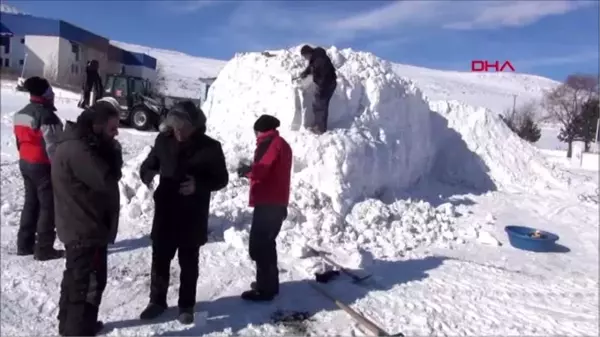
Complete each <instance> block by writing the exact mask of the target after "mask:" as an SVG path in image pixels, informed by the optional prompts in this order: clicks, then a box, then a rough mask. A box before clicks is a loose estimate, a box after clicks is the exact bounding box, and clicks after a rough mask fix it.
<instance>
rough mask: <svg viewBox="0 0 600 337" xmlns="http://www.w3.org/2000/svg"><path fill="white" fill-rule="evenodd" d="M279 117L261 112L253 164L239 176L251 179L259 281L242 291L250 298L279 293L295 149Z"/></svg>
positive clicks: (242, 167)
mask: <svg viewBox="0 0 600 337" xmlns="http://www.w3.org/2000/svg"><path fill="white" fill-rule="evenodd" d="M279 124H280V123H279V120H278V119H277V118H275V117H273V116H270V115H262V116H260V117H259V118H258V119H257V120H256V122H255V123H254V132H255V133H256V151H255V152H254V162H253V163H252V165H251V166H248V165H243V164H242V165H240V167H239V168H238V170H237V172H238V175H239V177H245V178H249V179H250V207H254V212H253V213H252V226H251V228H250V243H249V246H250V247H249V252H250V258H251V259H252V260H254V262H255V263H256V282H252V284H251V285H250V288H251V289H250V290H248V291H245V292H244V293H242V298H243V299H245V300H249V301H270V300H272V299H273V298H274V297H275V296H276V295H277V294H278V293H279V270H278V269H277V249H276V239H277V235H279V231H280V230H281V226H282V224H283V221H284V220H285V218H286V217H287V206H288V203H289V199H290V180H291V173H292V159H293V154H292V149H291V147H290V145H289V144H288V143H287V142H286V141H285V139H283V137H281V136H280V135H279V132H278V131H277V128H278V127H279Z"/></svg>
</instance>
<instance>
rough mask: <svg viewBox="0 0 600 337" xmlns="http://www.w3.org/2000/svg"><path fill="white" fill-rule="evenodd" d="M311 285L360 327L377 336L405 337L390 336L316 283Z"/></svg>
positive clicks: (400, 336) (399, 335)
mask: <svg viewBox="0 0 600 337" xmlns="http://www.w3.org/2000/svg"><path fill="white" fill-rule="evenodd" d="M310 285H311V286H312V287H313V289H315V290H316V291H317V292H319V293H320V294H321V295H323V296H325V297H327V298H328V299H329V300H331V301H332V302H333V303H335V305H337V306H338V307H339V308H340V309H342V310H344V311H345V312H346V313H347V314H348V315H350V316H351V317H352V318H353V319H354V320H355V321H357V322H358V323H359V324H360V325H362V326H363V327H364V328H366V329H367V330H369V331H370V332H371V333H372V334H374V335H375V336H396V337H404V334H402V333H401V332H400V333H397V334H394V335H390V334H389V333H387V332H386V331H385V330H383V329H382V328H380V327H379V326H377V324H375V323H373V322H372V321H371V320H369V319H368V318H366V317H365V316H363V315H361V314H359V313H358V312H357V311H356V310H354V309H352V308H351V307H350V306H348V305H346V304H344V303H342V302H341V301H339V300H337V299H336V298H335V297H333V296H332V295H331V294H329V293H328V292H327V291H325V289H323V288H321V287H320V286H318V285H317V284H316V283H313V282H310Z"/></svg>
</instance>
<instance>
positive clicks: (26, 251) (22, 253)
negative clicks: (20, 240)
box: [17, 247, 33, 256]
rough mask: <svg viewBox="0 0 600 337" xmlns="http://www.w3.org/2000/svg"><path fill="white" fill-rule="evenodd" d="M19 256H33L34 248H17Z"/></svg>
mask: <svg viewBox="0 0 600 337" xmlns="http://www.w3.org/2000/svg"><path fill="white" fill-rule="evenodd" d="M17 255H18V256H28V255H33V248H21V247H18V248H17Z"/></svg>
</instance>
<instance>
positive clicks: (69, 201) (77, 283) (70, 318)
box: [52, 99, 123, 336]
mask: <svg viewBox="0 0 600 337" xmlns="http://www.w3.org/2000/svg"><path fill="white" fill-rule="evenodd" d="M112 100H114V99H112ZM114 103H116V102H112V101H111V100H110V99H106V100H105V99H103V100H100V101H98V102H96V104H94V105H93V106H92V107H90V108H88V109H86V110H84V111H83V112H82V113H81V114H80V115H79V117H78V118H77V122H76V123H72V122H68V123H67V126H66V128H65V132H64V134H63V137H62V139H61V140H60V143H59V144H58V147H57V149H56V154H55V158H54V163H53V165H52V183H53V185H54V194H55V209H56V229H57V233H58V237H59V239H60V240H61V241H62V242H63V243H64V244H65V248H66V260H67V263H66V268H65V271H64V273H63V280H62V283H61V289H60V301H59V312H58V320H59V326H58V332H59V334H60V335H61V336H93V335H95V334H96V333H97V332H98V331H100V330H101V329H102V323H101V322H100V321H98V308H99V306H100V302H101V299H102V294H103V291H104V288H105V287H106V278H107V246H108V245H109V244H111V243H114V242H115V238H116V236H117V226H118V223H119V208H120V207H119V205H120V202H119V186H118V181H119V180H120V179H121V167H122V165H123V158H122V153H121V146H120V145H119V143H118V142H117V140H115V139H114V137H115V136H116V135H117V134H118V126H119V115H120V111H119V110H118V108H117V106H118V104H114Z"/></svg>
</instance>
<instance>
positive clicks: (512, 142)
mask: <svg viewBox="0 0 600 337" xmlns="http://www.w3.org/2000/svg"><path fill="white" fill-rule="evenodd" d="M430 107H431V109H432V110H433V111H434V116H433V117H432V119H433V121H432V125H433V129H434V131H433V132H434V133H435V134H436V142H437V148H438V152H437V154H436V162H435V165H434V168H433V170H432V171H433V173H434V174H435V176H436V177H438V178H439V179H441V180H443V181H445V182H448V183H452V184H455V185H462V186H468V187H470V188H472V189H474V191H475V192H487V191H491V190H495V189H498V188H500V187H502V188H503V189H505V190H514V189H526V190H527V189H532V188H542V189H544V188H547V187H563V188H564V187H566V186H567V185H565V180H564V179H563V177H562V175H561V173H562V170H559V169H557V168H555V167H554V166H553V165H552V164H550V163H549V162H548V161H547V160H546V159H545V158H544V156H543V155H542V154H541V153H540V152H539V150H538V149H537V148H536V147H535V146H534V145H532V144H530V143H528V142H526V141H524V140H522V139H521V138H519V137H518V136H517V135H516V134H515V133H514V132H512V131H511V130H510V129H509V128H508V127H507V126H506V124H505V123H504V122H503V121H502V120H501V119H500V117H498V115H497V114H495V113H493V112H492V111H490V110H488V109H485V108H481V107H474V106H471V105H467V104H464V103H462V102H457V101H432V102H430Z"/></svg>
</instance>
